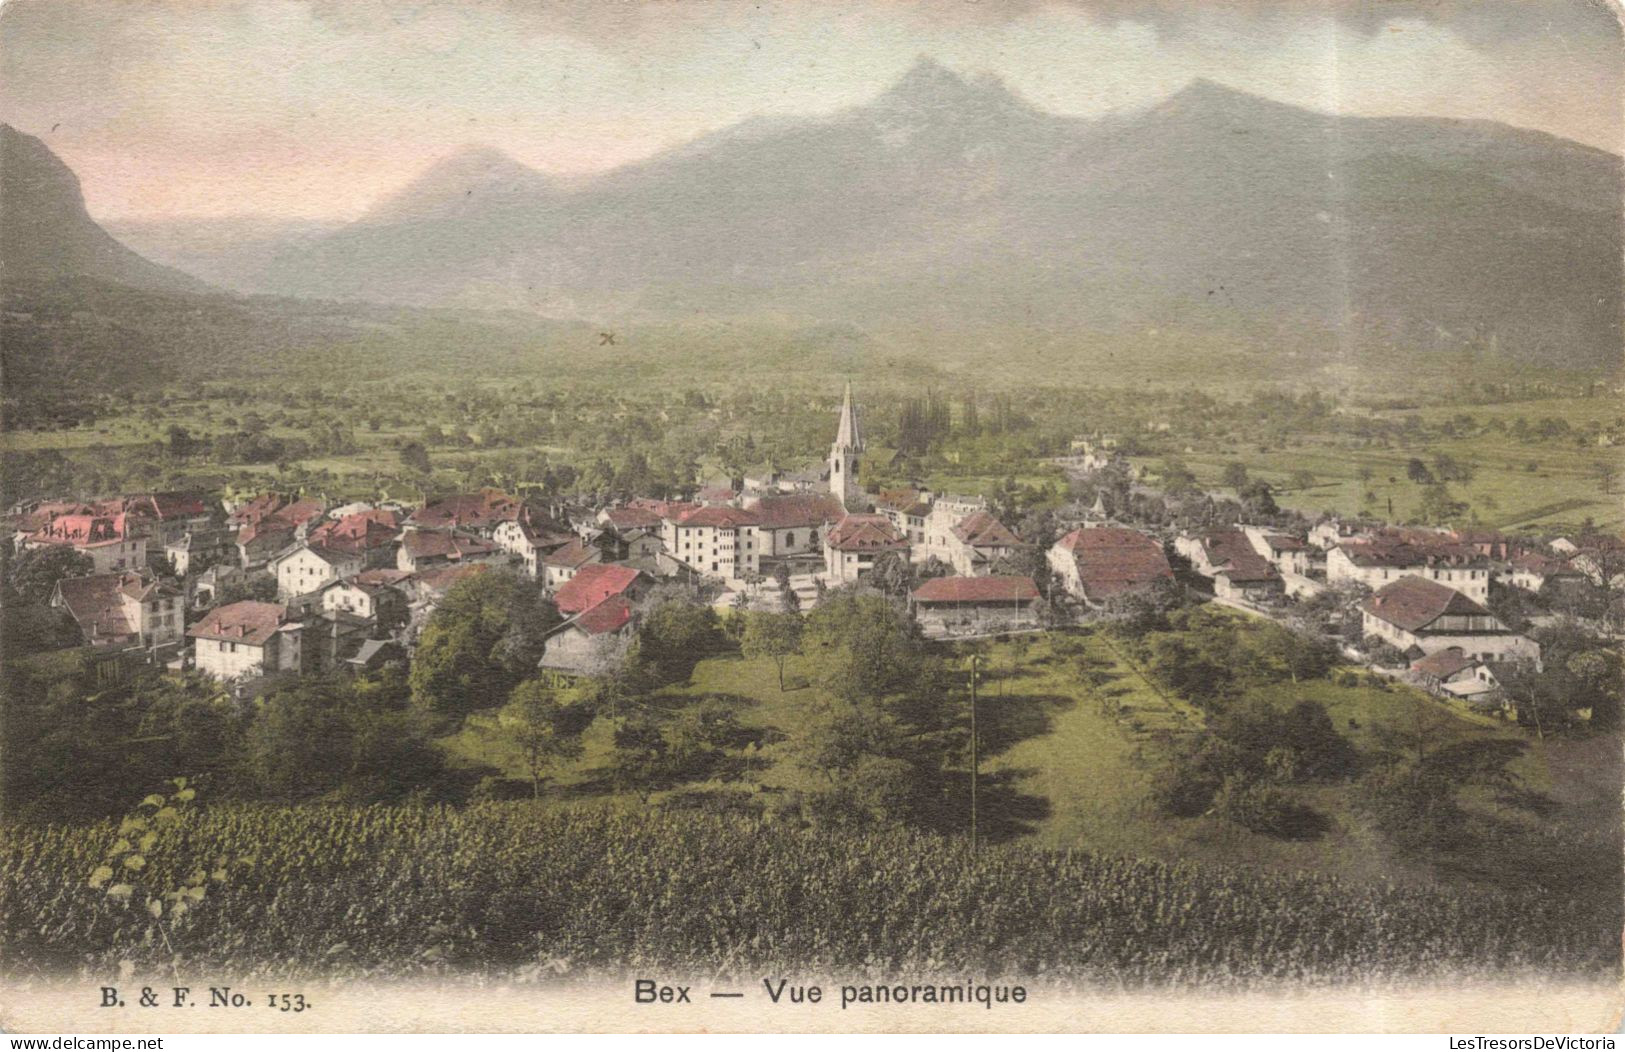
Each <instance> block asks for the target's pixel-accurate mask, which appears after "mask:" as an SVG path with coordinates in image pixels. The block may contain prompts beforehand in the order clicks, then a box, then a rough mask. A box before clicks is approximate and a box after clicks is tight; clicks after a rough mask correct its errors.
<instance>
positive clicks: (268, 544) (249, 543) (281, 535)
mask: <svg viewBox="0 0 1625 1052" xmlns="http://www.w3.org/2000/svg"><path fill="white" fill-rule="evenodd" d="M293 534H294V527H293V523H291V522H288V521H287V520H286V519H283V518H281V517H280V516H277V515H271V516H267V517H265V518H262V519H257V520H255V521H254V522H252V523H250V524H249V525H247V526H244V527H243V528H242V529H240V530H238V531H237V543H238V544H239V545H241V546H243V547H244V548H248V547H253V548H258V549H261V550H265V549H270V550H273V551H274V550H276V549H279V548H282V547H285V546H286V545H287V544H288V543H289V542H290V541H292V540H293Z"/></svg>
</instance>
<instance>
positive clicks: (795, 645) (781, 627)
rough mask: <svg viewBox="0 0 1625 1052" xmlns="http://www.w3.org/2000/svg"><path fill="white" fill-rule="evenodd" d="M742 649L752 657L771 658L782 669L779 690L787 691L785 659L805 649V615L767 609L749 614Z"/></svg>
mask: <svg viewBox="0 0 1625 1052" xmlns="http://www.w3.org/2000/svg"><path fill="white" fill-rule="evenodd" d="M740 649H741V650H742V652H743V653H744V655H745V656H746V657H748V658H753V659H754V658H763V657H765V658H771V659H772V661H773V664H774V665H775V666H776V667H777V668H778V672H779V690H780V691H783V690H784V666H785V662H787V661H788V660H789V659H790V656H791V655H792V654H796V653H799V652H800V651H801V616H800V615H799V614H774V613H767V612H756V613H752V614H748V615H746V619H745V635H744V638H743V639H742V640H741V641H740Z"/></svg>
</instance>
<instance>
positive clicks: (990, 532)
mask: <svg viewBox="0 0 1625 1052" xmlns="http://www.w3.org/2000/svg"><path fill="white" fill-rule="evenodd" d="M1022 547H1025V545H1024V544H1023V543H1022V540H1021V538H1020V537H1018V536H1017V535H1016V532H1015V531H1014V530H1012V529H1011V528H1010V527H1008V526H1006V525H1005V524H1004V523H1002V522H1000V521H999V520H998V518H997V517H995V516H994V514H993V513H992V512H991V511H987V510H981V511H973V512H971V513H970V514H969V515H966V516H965V517H964V518H962V519H960V520H959V521H958V522H957V523H955V524H954V525H953V527H952V528H951V529H950V530H949V531H948V534H947V541H946V544H945V545H943V550H944V551H946V553H947V556H946V562H947V563H948V565H949V566H952V567H953V568H954V573H956V574H959V575H960V576H961V577H979V576H982V575H984V574H987V573H990V572H992V568H993V564H994V563H996V562H998V561H999V560H1000V559H1002V558H1004V557H1005V556H1006V555H1009V554H1010V553H1012V552H1014V551H1015V550H1016V549H1018V548H1022Z"/></svg>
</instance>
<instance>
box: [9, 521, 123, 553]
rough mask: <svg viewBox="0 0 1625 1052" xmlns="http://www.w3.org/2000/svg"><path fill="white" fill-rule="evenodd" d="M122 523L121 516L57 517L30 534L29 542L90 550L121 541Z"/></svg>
mask: <svg viewBox="0 0 1625 1052" xmlns="http://www.w3.org/2000/svg"><path fill="white" fill-rule="evenodd" d="M124 523H125V520H124V516H123V515H122V514H119V515H58V516H57V517H56V518H54V519H52V520H51V521H50V522H48V523H46V524H45V525H44V526H42V527H41V528H40V529H38V530H36V531H34V533H32V534H30V535H29V540H31V541H36V542H39V543H42V544H71V545H73V546H74V547H75V548H91V547H95V546H97V545H102V544H113V543H116V542H118V541H121V540H123V539H124V535H125V533H124Z"/></svg>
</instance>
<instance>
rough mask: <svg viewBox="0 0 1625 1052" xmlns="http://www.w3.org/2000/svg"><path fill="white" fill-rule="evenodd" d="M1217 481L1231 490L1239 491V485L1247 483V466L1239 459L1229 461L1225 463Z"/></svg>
mask: <svg viewBox="0 0 1625 1052" xmlns="http://www.w3.org/2000/svg"><path fill="white" fill-rule="evenodd" d="M1219 481H1221V482H1223V483H1224V484H1225V485H1226V486H1229V487H1230V488H1231V489H1233V490H1237V491H1240V489H1241V487H1243V486H1245V485H1247V466H1246V465H1245V464H1243V463H1241V462H1240V461H1239V460H1232V461H1230V462H1229V463H1227V464H1225V466H1224V473H1223V474H1222V475H1220V476H1219Z"/></svg>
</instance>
